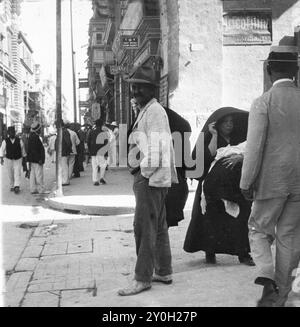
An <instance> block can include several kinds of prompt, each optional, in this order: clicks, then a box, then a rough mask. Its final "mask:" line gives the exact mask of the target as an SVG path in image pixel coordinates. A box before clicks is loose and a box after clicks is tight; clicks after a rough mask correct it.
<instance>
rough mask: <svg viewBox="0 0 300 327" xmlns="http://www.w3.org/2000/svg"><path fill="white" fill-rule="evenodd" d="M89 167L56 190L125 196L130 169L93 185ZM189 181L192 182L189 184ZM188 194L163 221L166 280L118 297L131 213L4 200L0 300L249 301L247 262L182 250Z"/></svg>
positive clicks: (130, 246) (72, 303)
mask: <svg viewBox="0 0 300 327" xmlns="http://www.w3.org/2000/svg"><path fill="white" fill-rule="evenodd" d="M89 169H90V168H89ZM89 169H87V171H86V172H85V173H84V174H82V175H83V176H82V177H81V178H78V179H72V180H71V185H70V186H69V187H66V188H65V190H64V191H65V192H64V193H65V198H67V197H71V198H72V197H75V196H79V195H80V194H84V195H83V196H82V202H81V203H79V204H80V205H82V204H83V205H85V204H86V201H87V199H88V198H90V197H91V196H92V195H94V196H95V197H98V199H99V201H100V200H102V201H103V198H104V197H105V196H111V199H114V202H112V205H111V207H110V208H109V209H113V208H118V206H119V205H120V201H119V200H118V199H119V198H120V196H127V197H128V198H129V197H131V198H132V199H133V194H132V190H131V189H132V176H131V175H130V174H129V173H128V172H127V170H111V171H109V172H108V174H107V182H108V184H107V185H105V186H98V187H96V186H93V185H92V183H91V180H90V172H89ZM195 187H196V185H195V184H194V185H193V186H192V187H191V189H193V188H195ZM95 192H96V193H95ZM25 195H26V194H24V196H25ZM193 198H194V192H193V191H192V190H191V192H190V195H189V198H188V201H187V205H186V210H185V219H184V220H183V221H182V222H180V225H179V226H178V227H172V228H170V241H171V248H172V258H173V269H174V276H173V280H174V282H173V284H172V285H160V284H155V283H154V284H153V286H152V289H151V290H149V291H146V292H143V293H141V294H138V295H136V296H130V297H120V296H118V295H117V291H118V289H119V288H122V287H124V286H126V285H127V283H128V281H130V280H131V279H132V278H133V271H134V265H135V260H136V255H135V243H134V235H133V228H132V221H133V214H127V215H112V214H110V215H108V216H103V215H102V216H95V215H94V216H93V215H91V216H83V215H79V214H76V215H74V214H70V213H66V212H63V211H54V210H51V209H48V208H47V205H45V206H43V207H30V206H19V207H18V206H11V207H10V206H9V205H6V206H4V208H5V211H6V218H5V222H4V223H3V224H2V231H3V233H2V239H3V247H2V250H3V263H4V269H5V284H6V289H5V292H4V294H3V301H4V305H5V306H10V307H18V306H20V307H76V306H79V307H83V306H85V307H125V306H134V307H149V306H162V307H168V306H175V307H185V306H192V307H199V306H206V307H208V306H212V307H218V306H227V307H234V306H241V307H247V306H250V307H251V306H255V301H256V299H257V298H258V297H259V296H260V292H261V287H259V286H256V285H254V284H253V278H254V272H255V268H253V267H248V266H245V265H241V264H239V262H238V259H237V257H233V256H230V255H218V256H217V261H218V264H217V265H207V264H206V263H205V259H204V254H203V253H202V252H197V253H193V254H190V253H185V252H184V251H183V249H182V246H183V242H184V238H185V234H186V230H187V227H188V224H189V221H190V213H191V208H192V203H193ZM104 199H105V198H104ZM77 200H78V201H79V198H77ZM133 200H134V199H133ZM103 203H104V202H103ZM75 204H76V203H75ZM77 204H78V203H77ZM101 205H102V203H100V206H99V208H100V210H102V209H101V208H103V207H102V206H101ZM105 205H106V204H105ZM133 205H134V204H133ZM97 213H100V214H101V211H99V212H97ZM107 213H109V211H107ZM110 213H111V211H110ZM30 218H31V220H30ZM12 219H13V220H12ZM17 219H18V220H17ZM18 221H19V222H18ZM289 305H290V306H298V307H300V297H299V294H295V293H292V294H291V296H290V299H289Z"/></svg>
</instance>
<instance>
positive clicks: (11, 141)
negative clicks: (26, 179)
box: [0, 126, 26, 194]
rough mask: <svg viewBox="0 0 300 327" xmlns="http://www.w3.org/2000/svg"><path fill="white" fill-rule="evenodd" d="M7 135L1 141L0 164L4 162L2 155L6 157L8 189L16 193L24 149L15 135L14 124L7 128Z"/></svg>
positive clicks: (19, 180)
mask: <svg viewBox="0 0 300 327" xmlns="http://www.w3.org/2000/svg"><path fill="white" fill-rule="evenodd" d="M7 133H8V137H7V138H6V139H5V140H3V141H2V144H1V148H0V161H1V165H3V164H4V159H3V157H4V156H5V157H6V164H5V165H6V168H7V173H8V178H9V184H10V190H11V191H12V192H15V193H16V194H18V193H19V192H20V183H21V172H22V160H23V158H24V159H25V158H26V151H25V146H24V143H23V141H22V140H21V139H20V138H19V137H17V136H16V131H15V127H14V126H10V127H8V129H7Z"/></svg>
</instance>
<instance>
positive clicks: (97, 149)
mask: <svg viewBox="0 0 300 327" xmlns="http://www.w3.org/2000/svg"><path fill="white" fill-rule="evenodd" d="M103 124H104V122H103V120H102V119H98V120H96V128H95V129H93V130H92V131H91V132H90V134H89V136H88V140H87V144H88V149H89V153H90V155H91V157H92V170H93V173H92V179H93V183H94V185H95V186H99V185H100V184H101V185H105V184H106V181H105V180H104V175H105V172H106V167H107V150H106V151H105V149H106V148H107V144H108V138H109V136H108V134H107V132H105V131H103ZM99 172H100V176H99Z"/></svg>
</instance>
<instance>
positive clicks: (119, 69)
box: [109, 66, 128, 75]
mask: <svg viewBox="0 0 300 327" xmlns="http://www.w3.org/2000/svg"><path fill="white" fill-rule="evenodd" d="M109 70H110V73H111V75H117V74H121V73H128V68H127V67H123V66H110V67H109Z"/></svg>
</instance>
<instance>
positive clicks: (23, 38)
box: [19, 31, 33, 53]
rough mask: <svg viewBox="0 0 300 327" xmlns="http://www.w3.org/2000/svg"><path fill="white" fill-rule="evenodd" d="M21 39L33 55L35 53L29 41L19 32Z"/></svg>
mask: <svg viewBox="0 0 300 327" xmlns="http://www.w3.org/2000/svg"><path fill="white" fill-rule="evenodd" d="M19 39H21V40H22V41H23V42H24V43H25V44H26V46H27V48H28V49H29V51H30V52H31V53H33V50H32V48H31V46H30V44H29V42H28V41H27V39H26V38H25V35H24V34H23V33H22V32H21V31H20V32H19Z"/></svg>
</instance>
